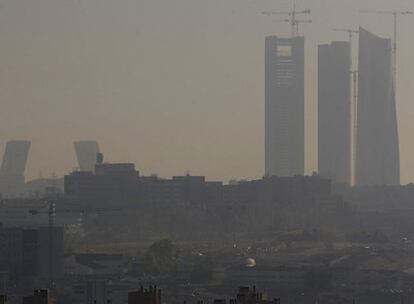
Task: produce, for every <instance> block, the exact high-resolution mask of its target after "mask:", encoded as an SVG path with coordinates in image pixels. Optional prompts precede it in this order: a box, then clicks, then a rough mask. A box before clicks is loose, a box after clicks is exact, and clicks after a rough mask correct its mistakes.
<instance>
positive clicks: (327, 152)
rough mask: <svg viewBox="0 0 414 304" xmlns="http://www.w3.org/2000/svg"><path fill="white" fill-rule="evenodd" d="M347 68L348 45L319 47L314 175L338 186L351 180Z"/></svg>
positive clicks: (349, 89) (349, 107)
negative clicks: (316, 159) (316, 163)
mask: <svg viewBox="0 0 414 304" xmlns="http://www.w3.org/2000/svg"><path fill="white" fill-rule="evenodd" d="M350 66H351V49H350V44H349V42H333V43H331V44H324V45H320V46H319V50H318V164H319V170H318V172H319V174H320V175H321V176H323V177H327V178H330V179H332V181H334V182H335V183H341V184H349V183H350V181H351V104H350V101H351V96H350V93H351V84H350Z"/></svg>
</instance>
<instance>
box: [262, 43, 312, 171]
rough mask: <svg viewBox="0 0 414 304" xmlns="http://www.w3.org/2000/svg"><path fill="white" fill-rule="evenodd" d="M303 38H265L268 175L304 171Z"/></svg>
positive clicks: (266, 167) (266, 156) (266, 159)
mask: <svg viewBox="0 0 414 304" xmlns="http://www.w3.org/2000/svg"><path fill="white" fill-rule="evenodd" d="M304 44H305V40H304V38H303V37H294V38H278V37H275V36H269V37H266V54H265V61H266V63H265V64H266V66H265V78H266V81H265V82H266V84H265V99H266V101H265V103H266V104H265V112H266V113H265V172H266V176H273V175H277V176H293V175H297V174H299V175H303V174H304V162H305V152H304V149H305V147H304V146H305V143H304V141H305V140H304V100H305V97H304Z"/></svg>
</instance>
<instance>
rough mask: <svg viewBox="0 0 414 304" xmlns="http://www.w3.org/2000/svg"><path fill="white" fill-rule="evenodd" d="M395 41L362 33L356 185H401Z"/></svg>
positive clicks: (360, 42)
mask: <svg viewBox="0 0 414 304" xmlns="http://www.w3.org/2000/svg"><path fill="white" fill-rule="evenodd" d="M391 50H392V47H391V40H390V39H384V38H381V37H378V36H376V35H374V34H372V33H370V32H368V31H366V30H365V29H363V28H361V29H360V34H359V77H358V78H359V79H358V81H359V84H358V118H357V122H358V131H357V153H356V185H359V186H362V185H399V184H400V159H399V140H398V127H397V114H396V105H395V92H394V87H393V86H394V83H393V79H392V64H391Z"/></svg>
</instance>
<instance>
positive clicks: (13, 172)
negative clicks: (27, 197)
mask: <svg viewBox="0 0 414 304" xmlns="http://www.w3.org/2000/svg"><path fill="white" fill-rule="evenodd" d="M29 150H30V142H29V141H25V140H13V141H9V142H7V145H6V150H5V152H4V155H3V162H2V164H1V167H0V192H1V193H2V194H4V195H6V196H14V195H18V194H19V192H21V191H23V187H24V181H25V179H24V171H25V169H26V163H27V158H28V155H29Z"/></svg>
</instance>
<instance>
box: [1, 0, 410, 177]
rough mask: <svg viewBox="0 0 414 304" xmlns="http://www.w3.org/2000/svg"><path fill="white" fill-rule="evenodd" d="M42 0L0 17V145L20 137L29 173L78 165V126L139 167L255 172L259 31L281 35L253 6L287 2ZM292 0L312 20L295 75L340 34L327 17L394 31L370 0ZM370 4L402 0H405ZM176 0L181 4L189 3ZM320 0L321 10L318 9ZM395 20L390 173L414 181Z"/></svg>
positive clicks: (311, 100) (111, 154) (309, 137)
mask: <svg viewBox="0 0 414 304" xmlns="http://www.w3.org/2000/svg"><path fill="white" fill-rule="evenodd" d="M49 2H50V1H47V0H44V1H42V4H44V5H40V6H38V7H37V6H35V5H33V4H25V5H28V6H29V7H30V8H28V9H27V10H26V9H22V4H21V3H19V2H14V3H5V4H4V9H3V11H2V13H1V14H2V15H1V16H0V17H1V18H0V23H1V22H3V24H2V29H1V32H0V34H1V35H0V37H1V39H2V44H3V45H4V50H3V54H4V55H3V59H0V61H1V62H0V63H1V64H3V65H4V67H5V70H4V71H5V74H4V76H3V77H4V79H3V84H2V87H1V91H2V92H3V97H2V99H3V102H4V109H5V110H4V111H2V116H1V118H2V119H1V125H0V127H1V129H2V130H3V132H2V135H1V137H0V147H4V145H5V143H6V141H7V140H11V139H21V138H22V139H28V140H31V141H32V143H33V147H32V151H31V156H30V158H29V165H28V172H27V176H28V177H29V178H34V177H37V176H39V174H40V172H42V173H43V176H50V175H52V173H53V172H56V173H57V174H58V175H63V174H64V173H65V172H68V171H71V169H72V168H73V166H76V158H75V156H74V155H73V147H72V142H73V141H75V140H78V139H80V140H85V139H93V140H97V141H98V142H99V143H100V145H101V148H102V150H103V151H105V155H106V156H107V159H108V161H111V162H116V161H131V162H135V163H136V164H137V167H138V168H139V169H140V170H141V171H143V172H145V173H147V174H150V173H152V172H156V173H159V174H160V175H163V176H171V175H174V174H180V173H185V172H187V171H190V173H193V174H203V175H206V176H208V178H210V179H220V180H229V179H231V178H244V177H247V178H256V177H260V176H262V175H263V155H264V151H263V146H264V144H263V143H264V132H263V118H264V117H263V112H264V105H263V93H264V92H263V91H264V90H263V82H264V80H263V76H264V72H263V61H264V60H263V53H264V50H263V44H264V43H263V42H264V37H265V36H266V35H278V36H281V37H282V36H283V37H288V36H289V34H290V28H289V26H288V25H285V24H283V23H278V22H275V21H277V19H278V17H273V18H266V17H265V16H263V15H261V14H260V12H261V11H264V10H269V9H270V10H278V9H281V10H287V9H290V8H291V3H290V1H280V3H279V2H277V3H275V2H274V1H263V2H260V3H256V2H255V3H253V2H251V1H247V0H246V1H231V0H229V1H228V2H223V1H212V2H209V3H204V2H202V1H195V2H194V1H193V2H188V1H187V2H186V1H183V2H181V5H178V6H174V5H172V4H168V3H167V4H166V3H163V2H160V1H152V2H150V1H142V2H141V3H140V5H139V6H138V5H136V4H134V3H133V2H129V1H125V3H124V5H123V6H122V9H121V8H120V7H121V6H119V7H114V6H113V5H112V4H111V3H110V2H108V1H101V2H100V3H99V5H98V4H97V3H96V1H84V2H81V3H80V4H76V2H72V1H69V2H66V3H65V4H62V3H60V2H59V3H57V2H55V3H53V4H51V3H49ZM45 4H47V7H46V5H45ZM299 5H300V6H302V7H309V8H311V9H312V18H313V19H314V22H313V24H312V25H306V27H305V26H303V27H301V29H300V30H301V33H302V34H304V35H305V36H306V41H307V51H306V53H307V55H306V56H307V58H306V62H307V64H306V70H307V72H306V75H307V77H309V75H313V76H312V77H313V78H315V77H316V68H315V67H316V63H317V62H316V59H315V58H316V52H317V45H318V43H325V42H328V41H330V40H346V39H347V37H346V35H344V34H339V33H334V32H333V31H332V30H331V29H332V28H334V27H350V26H352V25H354V27H355V28H357V25H358V24H360V23H362V25H365V26H367V28H368V29H371V28H373V27H374V26H375V29H376V32H377V31H378V33H379V34H380V35H382V36H387V37H390V36H391V34H392V20H391V18H390V20H388V17H387V18H384V19H383V22H380V18H378V16H367V15H364V16H363V17H361V16H360V14H359V13H358V9H359V8H360V9H364V8H372V7H373V5H372V3H371V2H370V1H362V2H361V1H358V2H355V3H354V2H352V1H349V2H347V3H341V2H340V1H332V2H329V3H326V1H316V0H315V1H309V2H305V1H302V2H300V1H298V6H299ZM32 6H33V7H32ZM374 6H375V7H374V8H378V9H392V8H401V9H407V8H410V3H409V2H408V1H396V2H395V3H393V4H392V5H390V4H389V3H387V2H386V1H378V2H376V3H375V5H374ZM45 7H46V10H44V8H45ZM160 8H165V10H164V9H163V10H161V11H160ZM218 8H219V9H218ZM186 9H189V10H192V12H193V13H192V14H190V16H187V14H185V10H186ZM324 9H330V10H331V12H332V13H331V14H330V15H325V14H324V13H323V12H324ZM52 10H53V13H52ZM28 11H30V14H29V13H28ZM212 16H214V20H215V22H213V21H212V20H213V19H212V18H211V17H212ZM16 17H18V18H16ZM362 18H364V19H366V20H364V21H362ZM14 20H19V23H18V24H17V21H14ZM107 20H112V21H113V22H110V23H108V22H107ZM155 21H157V22H155ZM196 21H197V22H196ZM167 23H168V24H169V26H168V28H167V27H165V24H167ZM50 24H54V25H56V26H54V27H50V26H49V25H50ZM188 24H192V25H193V27H192V28H190V27H187V26H186V25H188ZM400 24H401V29H400V33H401V35H400V42H401V44H400V51H399V52H400V56H399V58H400V71H399V88H398V100H397V104H398V112H399V113H398V114H399V118H400V121H399V124H400V130H401V160H402V168H403V170H402V183H408V182H410V181H412V180H414V173H413V172H414V161H413V160H411V159H410V157H409V156H410V154H411V152H412V151H413V150H414V148H413V147H411V144H410V141H409V138H410V124H411V120H410V117H411V115H413V114H412V113H413V112H414V111H413V109H412V107H411V106H410V87H411V86H410V83H411V81H412V80H411V79H410V77H409V75H410V72H409V71H410V65H411V62H408V64H407V65H403V64H402V62H404V61H407V60H408V59H407V58H409V57H408V56H409V54H410V53H412V49H413V45H412V44H411V42H410V41H409V39H408V38H409V32H408V31H406V30H405V28H406V25H407V24H408V25H409V24H410V21H407V20H405V19H401V23H400ZM11 28H13V33H14V34H13V35H10V33H11V32H10V29H11ZM178 31H182V32H180V33H178ZM17 37H18V38H19V39H17ZM132 38H134V39H132ZM135 38H136V39H135ZM173 41H180V43H179V44H174V45H173V44H172V42H173ZM113 42H116V43H113ZM246 42H248V43H246ZM119 45H122V46H123V47H122V50H121V48H118V47H117V46H119ZM46 46H47V47H46ZM163 46H165V48H164V47H163ZM16 50H17V51H16ZM97 50H99V55H98V56H94V55H95V51H97ZM236 50H237V51H236ZM208 54H210V55H208ZM63 71H65V73H63ZM85 77H86V78H87V79H88V80H87V81H85ZM313 78H311V79H310V81H308V82H307V85H306V89H305V90H306V94H307V100H306V105H305V110H306V113H307V115H306V146H307V148H306V153H305V155H306V165H305V167H306V173H307V174H311V173H312V171H315V170H316V168H317V160H316V158H317V149H316V146H315V145H316V143H317V136H316V135H315V134H316V130H317V128H316V122H317V119H316V117H317V115H316V97H315V96H316V87H317V86H316V80H315V79H313ZM45 109H47V111H48V115H44V113H45V112H46V110H45ZM235 109H237V110H236V111H235ZM10 117H12V118H13V119H12V120H10V119H9V118H10ZM209 117H210V119H209ZM229 117H231V119H230V120H229ZM189 126H191V128H189ZM120 134H122V136H120ZM1 150H3V148H2V149H1Z"/></svg>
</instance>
